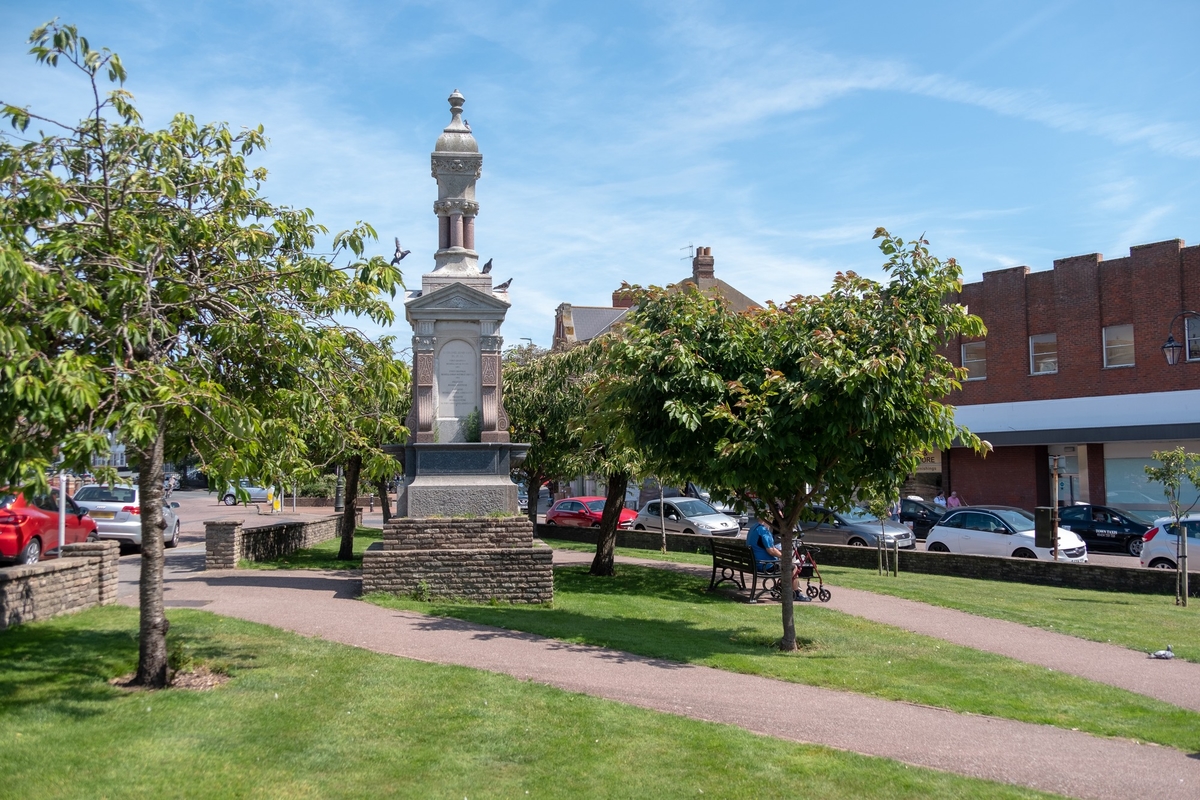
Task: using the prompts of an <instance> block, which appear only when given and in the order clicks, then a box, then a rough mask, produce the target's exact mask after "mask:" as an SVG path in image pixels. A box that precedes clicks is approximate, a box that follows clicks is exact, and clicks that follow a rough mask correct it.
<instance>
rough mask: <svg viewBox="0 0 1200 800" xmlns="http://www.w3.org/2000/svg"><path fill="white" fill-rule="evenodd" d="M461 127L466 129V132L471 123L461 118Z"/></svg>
mask: <svg viewBox="0 0 1200 800" xmlns="http://www.w3.org/2000/svg"><path fill="white" fill-rule="evenodd" d="M463 127H464V128H466V129H467V132H468V133H469V132H470V131H471V123H470V122H468V121H467V120H465V119H464V120H463Z"/></svg>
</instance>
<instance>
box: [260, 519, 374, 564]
mask: <svg viewBox="0 0 1200 800" xmlns="http://www.w3.org/2000/svg"><path fill="white" fill-rule="evenodd" d="M382 540H383V531H381V530H380V529H379V528H363V527H358V528H355V529H354V558H353V559H351V560H349V561H343V560H341V559H340V558H338V557H337V556H338V550H339V549H340V548H341V546H342V540H341V539H330V540H329V541H326V542H321V543H320V544H319V545H316V546H315V547H308V548H305V549H304V550H297V551H296V552H294V553H292V554H291V555H290V556H284V557H283V558H276V559H273V560H271V561H239V562H238V569H359V568H360V567H362V554H363V551H364V550H366V549H367V548H368V547H369V546H370V545H372V544H374V543H375V542H378V541H382Z"/></svg>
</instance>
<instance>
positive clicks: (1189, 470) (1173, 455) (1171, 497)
mask: <svg viewBox="0 0 1200 800" xmlns="http://www.w3.org/2000/svg"><path fill="white" fill-rule="evenodd" d="M1151 455H1152V456H1153V457H1154V459H1155V460H1156V461H1158V462H1159V464H1160V466H1157V467H1155V466H1147V467H1146V476H1147V477H1149V478H1150V480H1152V481H1155V482H1157V483H1161V484H1162V487H1163V494H1164V495H1166V497H1167V505H1168V507H1169V508H1170V509H1171V516H1172V517H1174V518H1175V533H1176V536H1177V537H1178V539H1177V543H1176V556H1177V558H1176V560H1175V570H1176V578H1175V604H1176V605H1180V606H1186V605H1187V604H1188V572H1187V558H1188V553H1187V531H1185V530H1184V529H1183V523H1182V519H1183V517H1184V516H1186V515H1187V513H1188V512H1190V511H1191V510H1192V508H1194V507H1195V505H1196V503H1195V502H1192V504H1191V505H1189V506H1188V507H1187V508H1186V509H1185V508H1184V507H1183V502H1182V500H1181V497H1182V495H1183V482H1184V481H1187V482H1188V483H1190V484H1191V485H1192V487H1193V488H1195V489H1200V455H1197V454H1195V453H1188V452H1185V451H1184V449H1183V448H1182V447H1176V448H1175V449H1174V450H1156V451H1154V452H1153V453H1152V454H1151Z"/></svg>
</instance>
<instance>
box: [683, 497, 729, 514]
mask: <svg viewBox="0 0 1200 800" xmlns="http://www.w3.org/2000/svg"><path fill="white" fill-rule="evenodd" d="M673 502H674V503H675V507H676V508H678V509H679V513H680V514H683V515H684V516H685V517H707V516H708V515H709V514H718V513H720V512H718V511H717V510H716V509H715V508H713V507H712V506H710V505H709V504H708V503H706V502H704V501H703V500H696V499H694V498H689V499H686V500H684V499H680V500H675V501H673Z"/></svg>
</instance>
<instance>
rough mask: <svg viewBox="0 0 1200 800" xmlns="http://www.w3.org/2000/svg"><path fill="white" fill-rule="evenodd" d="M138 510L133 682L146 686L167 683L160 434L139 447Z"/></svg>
mask: <svg viewBox="0 0 1200 800" xmlns="http://www.w3.org/2000/svg"><path fill="white" fill-rule="evenodd" d="M138 458H139V460H140V461H141V463H140V464H139V465H138V510H139V516H141V518H142V573H141V580H140V583H139V585H138V599H139V602H140V604H141V623H140V626H139V633H138V668H137V676H136V677H135V678H134V679H133V682H134V684H135V685H137V686H144V687H146V688H148V689H161V688H163V687H165V686H166V685H167V679H168V677H169V676H168V675H167V629H168V628H169V627H170V623H169V622H167V616H166V611H165V610H164V608H163V531H164V530H165V529H166V523H165V522H164V521H163V513H162V504H163V434H162V429H161V427H160V428H159V432H158V435H157V436H156V437H155V439H154V444H152V445H151V446H150V447H149V448H148V449H146V450H144V451H139V453H138Z"/></svg>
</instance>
